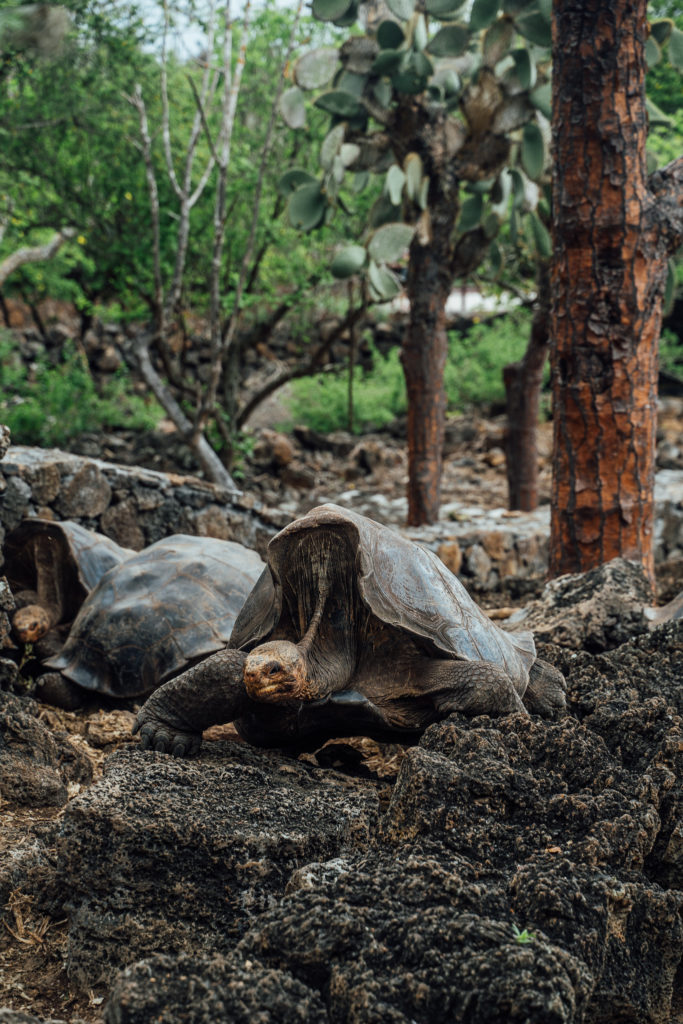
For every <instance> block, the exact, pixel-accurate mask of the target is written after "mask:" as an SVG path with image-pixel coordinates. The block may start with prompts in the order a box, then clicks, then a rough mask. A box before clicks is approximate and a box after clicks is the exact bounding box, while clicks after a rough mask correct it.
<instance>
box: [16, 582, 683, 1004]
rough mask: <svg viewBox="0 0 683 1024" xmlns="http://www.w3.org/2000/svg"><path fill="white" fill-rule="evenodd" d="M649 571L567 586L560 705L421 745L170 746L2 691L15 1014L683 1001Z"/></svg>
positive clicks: (558, 652) (450, 730) (673, 723)
mask: <svg viewBox="0 0 683 1024" xmlns="http://www.w3.org/2000/svg"><path fill="white" fill-rule="evenodd" d="M678 583H679V589H681V588H683V579H680V578H679V580H678ZM640 586H641V581H639V580H638V578H637V577H634V576H633V575H632V574H631V573H629V572H626V573H625V574H624V570H620V571H619V572H617V573H616V574H615V573H613V572H610V573H602V574H597V575H595V576H592V577H591V578H590V579H586V578H584V580H583V582H582V586H581V587H580V588H578V589H577V588H574V592H573V593H571V592H569V591H567V592H566V593H565V595H564V597H563V598H562V599H561V600H560V602H559V604H558V603H557V602H556V607H555V609H554V613H555V614H556V615H557V616H560V617H561V616H562V608H564V615H565V618H568V619H570V620H572V621H573V629H572V630H571V631H569V630H567V631H565V632H564V634H563V635H564V636H565V637H568V636H570V634H571V636H572V638H573V639H572V640H571V641H568V642H570V643H571V644H572V646H571V647H564V648H562V647H557V646H552V645H543V647H542V653H543V656H544V657H546V658H548V659H549V660H551V661H553V662H554V663H555V664H557V665H558V666H559V667H560V668H561V669H562V670H563V671H564V672H565V675H566V677H567V680H568V685H569V708H568V713H567V714H566V715H562V716H560V717H558V718H557V719H556V720H555V721H547V720H542V719H540V718H537V717H535V716H531V717H529V716H524V715H511V716H507V717H505V718H501V719H491V718H487V717H482V718H477V719H474V720H468V719H466V718H464V717H463V716H459V715H456V716H452V717H451V718H449V719H447V720H446V721H444V722H442V723H440V724H437V725H434V726H432V727H431V728H430V729H428V730H427V732H426V733H425V734H424V736H423V738H422V740H421V742H420V743H419V745H418V746H416V747H412V748H403V747H399V746H387V745H379V744H376V743H373V742H371V741H354V742H351V743H348V742H344V741H335V742H334V743H331V744H328V745H327V746H326V747H324V748H323V749H322V750H321V751H320V752H318V753H317V754H316V755H302V756H301V757H300V758H298V759H295V758H292V757H289V756H287V755H286V754H284V753H281V752H278V751H258V750H255V749H252V748H251V747H249V746H247V745H246V744H244V743H242V742H239V739H238V737H237V736H236V734H235V733H234V732H233V731H232V730H231V729H230V728H225V727H218V728H214V729H213V730H212V731H211V732H210V733H209V734H208V735H207V736H206V737H205V743H204V747H203V750H202V752H201V754H200V755H199V756H198V757H197V758H194V759H191V760H189V761H178V760H175V759H173V758H171V757H168V756H166V755H163V754H158V753H150V752H147V753H144V752H142V751H140V750H139V749H138V748H137V746H136V744H135V743H134V741H133V740H132V737H131V736H130V731H129V730H130V724H131V721H132V714H131V711H129V710H121V709H116V710H114V709H111V708H108V709H103V708H97V707H91V708H90V709H87V710H84V711H79V712H71V713H68V712H63V711H56V710H51V709H48V708H46V707H44V706H40V705H39V704H37V703H35V702H33V701H31V700H30V699H29V698H22V697H19V696H16V695H11V694H8V693H0V796H1V799H2V821H3V830H2V835H1V837H0V907H3V908H4V909H3V911H2V925H1V926H0V927H2V932H3V934H2V936H1V937H0V1006H5V1007H12V1010H13V1011H15V1012H14V1014H12V1013H10V1012H9V1011H8V1010H6V1011H4V1015H3V1012H2V1011H0V1021H5V1022H10V1021H11V1022H15V1024H20V1022H26V1021H28V1020H30V1019H33V1016H35V1017H36V1018H38V1019H39V1020H47V1019H50V1020H54V1019H58V1020H63V1021H70V1022H73V1024H76V1022H78V1021H85V1022H88V1024H90V1022H93V1024H94V1022H96V1021H101V1020H104V1021H106V1022H109V1024H114V1022H117V1024H119V1022H131V1024H132V1022H140V1024H143V1022H144V1024H147V1022H149V1021H152V1020H155V1021H162V1022H165V1024H172V1022H173V1024H175V1022H180V1021H184V1022H204V1021H215V1020H226V1021H227V1020H229V1021H244V1022H245V1024H246V1022H252V1021H264V1022H268V1021H271V1022H273V1024H275V1022H289V1021H292V1022H294V1021H321V1022H322V1021H348V1022H382V1024H384V1022H392V1024H398V1022H405V1024H408V1022H409V1021H418V1022H425V1024H427V1022H430V1024H431V1022H432V1021H435V1020H453V1021H456V1020H457V1021H471V1022H481V1024H484V1022H486V1024H489V1022H497V1021H500V1022H502V1021H520V1022H521V1021H543V1022H545V1021H549V1022H555V1021H557V1022H598V1021H600V1022H602V1021H616V1020H623V1021H636V1022H640V1021H643V1022H646V1021H647V1022H669V1021H674V1020H675V1021H680V1020H683V970H682V969H681V958H682V956H683V925H682V923H681V910H682V908H683V841H682V839H683V836H682V825H681V821H682V820H683V813H682V812H683V762H682V761H681V754H682V752H683V725H682V722H681V717H680V716H681V713H682V712H683V690H682V689H681V678H683V621H681V620H679V621H677V622H675V623H669V624H666V625H664V626H661V627H659V628H658V629H657V630H656V631H654V632H652V633H649V632H647V631H646V624H645V623H644V622H643V620H642V617H639V616H638V614H637V613H636V612H637V608H638V607H640V604H642V601H641V591H640V590H639V588H640ZM615 587H617V588H618V589H619V592H620V593H621V597H622V599H623V600H622V603H621V607H623V608H624V609H625V610H626V611H625V613H624V616H619V615H618V614H615V612H614V608H615V607H618V606H619V605H618V603H617V604H616V605H615V600H614V588H615ZM563 602H564V603H563ZM639 602H640V604H639ZM579 603H581V608H582V618H583V620H584V621H585V624H586V628H585V630H583V633H582V631H581V629H580V628H579V629H577V628H576V623H575V621H574V620H576V618H577V615H576V611H577V608H578V607H579ZM545 612H546V614H550V608H549V606H548V604H547V598H546V605H545ZM530 614H533V608H532V609H531V610H530ZM622 619H624V620H625V621H627V622H628V632H629V633H631V634H634V635H633V638H632V639H629V640H628V641H627V642H626V643H621V640H623V622H622ZM596 638H597V639H596ZM617 643H619V644H620V646H616V647H615V646H614V645H615V644H617ZM582 646H583V648H584V649H583V650H582V649H581V647H582ZM587 647H590V648H591V651H590V653H589V652H588V651H587V650H586V649H585V648H587ZM596 647H597V648H599V649H601V650H602V653H600V652H599V650H596ZM610 647H611V648H612V649H611V650H610V649H606V650H605V648H610ZM577 648H578V649H577ZM20 1012H21V1013H23V1014H30V1015H32V1016H31V1017H27V1016H22V1015H20Z"/></svg>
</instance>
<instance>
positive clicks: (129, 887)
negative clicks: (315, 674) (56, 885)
mask: <svg viewBox="0 0 683 1024" xmlns="http://www.w3.org/2000/svg"><path fill="white" fill-rule="evenodd" d="M377 817H378V801H377V795H376V792H375V790H374V789H373V788H372V787H367V786H363V785H362V784H360V783H358V782H356V781H354V780H350V779H347V778H345V777H344V776H341V775H338V774H337V773H335V772H329V771H325V770H322V769H319V768H313V767H311V766H310V765H308V764H304V763H301V762H297V761H293V760H291V759H289V758H286V757H282V756H279V755H278V754H276V753H273V752H262V751H256V750H253V749H252V748H250V747H248V746H247V745H245V744H240V743H231V742H223V743H208V744H206V747H205V749H204V751H203V754H202V759H201V760H197V761H191V760H190V761H183V760H177V759H175V758H172V757H168V756H166V755H163V754H158V753H144V754H143V753H142V752H140V751H138V750H120V751H119V752H118V753H116V754H115V755H113V756H112V757H111V758H109V760H108V761H107V763H106V766H105V771H104V776H103V778H102V779H101V780H100V781H99V782H98V783H96V784H95V785H94V786H92V787H91V788H90V789H89V790H87V791H86V792H84V793H83V794H81V795H80V796H78V797H76V798H75V799H74V800H72V801H71V802H70V804H69V806H68V807H67V809H66V811H65V814H64V818H63V822H62V826H61V831H60V836H59V841H58V854H59V858H58V864H59V874H60V877H61V880H62V885H63V888H64V891H65V892H67V893H68V894H69V897H68V909H69V922H70V923H69V946H68V970H69V974H70V977H71V979H72V980H73V981H74V982H76V983H77V984H79V985H82V986H90V985H93V984H96V983H97V982H99V981H102V980H111V978H112V977H113V976H114V974H115V973H116V971H117V970H118V969H119V968H120V967H122V966H125V965H126V964H129V963H131V962H133V961H134V960H136V959H139V958H141V957H144V956H147V955H149V954H151V953H154V952H164V953H172V952H175V953H181V952H186V951H189V952H194V953H209V952H226V951H227V950H229V949H230V948H231V946H232V945H233V944H234V942H235V941H236V939H238V938H239V937H240V935H242V934H243V933H244V931H245V930H246V928H247V927H248V926H249V924H250V923H251V922H252V921H253V920H254V918H255V917H256V916H258V915H259V914H260V913H262V912H263V911H264V910H266V909H267V908H268V907H269V906H271V905H272V904H273V903H274V902H276V901H277V899H278V897H279V896H280V895H281V894H282V892H283V891H284V888H285V885H286V883H287V881H288V879H289V876H290V875H291V873H292V872H293V871H294V870H295V869H296V868H298V867H300V866H301V865H302V864H305V863H306V862H308V861H311V860H319V859H321V858H322V859H326V858H329V857H334V856H336V855H338V854H339V853H340V852H342V851H344V850H347V849H353V848H354V847H355V846H359V845H360V846H363V845H365V844H367V843H368V841H369V838H370V834H371V832H373V831H374V830H375V828H376V821H377Z"/></svg>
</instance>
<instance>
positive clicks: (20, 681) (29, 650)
mask: <svg viewBox="0 0 683 1024" xmlns="http://www.w3.org/2000/svg"><path fill="white" fill-rule="evenodd" d="M32 660H33V644H32V643H30V642H29V643H26V644H24V649H23V651H22V652H21V658H20V660H19V665H18V671H19V675H18V678H17V681H16V688H17V689H18V690H19V691H24V692H26V693H31V692H32V690H33V686H34V680H33V677H32V676H30V675H26V674H25V672H24V670H25V668H26V666H27V665H28V664H30V662H31V661H32Z"/></svg>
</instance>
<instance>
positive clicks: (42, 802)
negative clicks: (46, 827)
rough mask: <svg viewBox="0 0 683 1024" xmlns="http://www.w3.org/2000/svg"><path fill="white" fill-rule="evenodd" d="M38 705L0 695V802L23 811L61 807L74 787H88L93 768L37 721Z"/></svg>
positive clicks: (79, 753)
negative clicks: (85, 784)
mask: <svg viewBox="0 0 683 1024" xmlns="http://www.w3.org/2000/svg"><path fill="white" fill-rule="evenodd" d="M37 711H38V705H36V704H35V703H34V702H33V701H31V700H28V699H26V698H19V697H15V696H13V695H12V694H9V693H5V692H3V691H1V690H0V797H2V799H3V800H5V801H7V803H9V804H18V805H20V806H28V805H30V806H52V807H54V806H57V807H59V806H61V805H62V804H65V803H66V801H67V799H68V786H69V783H70V782H89V781H90V779H91V778H92V765H91V763H90V761H89V760H88V759H87V757H86V756H85V755H84V754H82V753H81V752H80V751H79V750H77V749H76V747H75V746H73V744H72V743H70V741H69V740H68V739H67V738H66V737H64V736H58V735H56V734H55V733H53V732H51V731H50V730H49V729H47V728H46V726H44V725H43V723H42V722H40V721H39V720H38V718H37V717H36V713H37Z"/></svg>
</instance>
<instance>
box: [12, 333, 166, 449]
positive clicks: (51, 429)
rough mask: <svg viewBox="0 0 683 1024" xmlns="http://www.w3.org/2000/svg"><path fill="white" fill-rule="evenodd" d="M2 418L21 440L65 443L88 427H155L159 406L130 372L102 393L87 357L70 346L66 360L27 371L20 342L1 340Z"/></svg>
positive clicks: (16, 439)
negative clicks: (138, 391) (138, 389)
mask: <svg viewBox="0 0 683 1024" xmlns="http://www.w3.org/2000/svg"><path fill="white" fill-rule="evenodd" d="M0 392H1V397H0V420H1V421H2V422H3V423H6V424H7V426H8V427H9V428H10V430H11V432H12V441H13V442H14V443H15V444H30V445H46V446H50V445H63V444H65V443H66V442H67V441H68V440H69V439H70V438H73V437H76V436H78V434H81V433H83V432H84V431H87V430H99V429H102V428H112V427H127V428H130V429H133V430H152V429H153V428H154V427H155V426H156V424H157V423H158V422H159V420H160V419H161V417H162V411H161V409H160V408H159V406H158V405H157V404H156V403H155V402H152V401H147V400H145V399H143V398H141V397H140V396H138V395H135V394H133V392H132V389H131V385H130V379H129V377H128V374H127V372H126V371H125V370H119V371H118V372H117V373H116V374H114V375H113V377H112V379H111V380H110V381H108V382H107V383H106V384H104V385H103V387H102V390H101V392H99V393H98V391H97V387H96V385H95V381H94V380H93V377H92V375H91V373H90V370H89V368H88V364H87V360H86V359H85V356H84V355H82V354H81V353H79V352H77V351H76V350H75V349H74V347H73V345H67V346H65V349H64V353H63V358H62V361H61V362H60V363H59V364H58V365H57V366H53V365H52V364H51V363H50V362H49V360H48V359H47V358H46V357H43V358H42V359H38V361H37V362H36V364H35V366H34V368H32V369H31V371H30V372H29V370H27V368H26V366H25V365H24V363H23V361H22V359H21V358H20V356H19V354H18V352H17V350H16V347H15V345H14V344H13V343H12V341H11V340H9V339H8V338H2V339H0Z"/></svg>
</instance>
